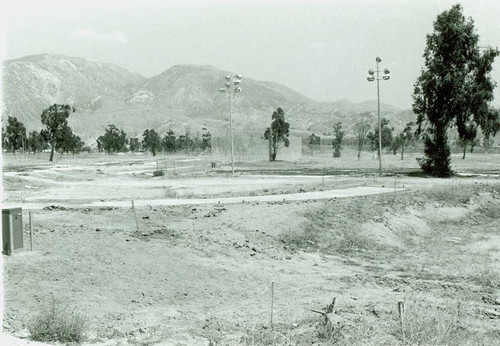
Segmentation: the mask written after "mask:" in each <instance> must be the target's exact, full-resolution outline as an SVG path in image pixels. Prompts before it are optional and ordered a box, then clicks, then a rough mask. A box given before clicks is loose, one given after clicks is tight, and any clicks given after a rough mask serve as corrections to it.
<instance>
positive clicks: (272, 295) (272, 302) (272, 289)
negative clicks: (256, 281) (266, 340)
mask: <svg viewBox="0 0 500 346" xmlns="http://www.w3.org/2000/svg"><path fill="white" fill-rule="evenodd" d="M273 309H274V281H273V282H271V327H272V326H273Z"/></svg>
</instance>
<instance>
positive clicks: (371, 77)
mask: <svg viewBox="0 0 500 346" xmlns="http://www.w3.org/2000/svg"><path fill="white" fill-rule="evenodd" d="M375 61H376V62H377V69H376V70H375V71H373V70H368V77H367V78H366V79H367V80H368V81H369V82H373V81H374V80H376V81H377V116H378V171H379V174H382V129H381V126H380V87H379V81H380V72H382V71H380V70H379V69H378V64H379V62H381V61H382V59H380V57H379V56H378V57H377V58H376V59H375ZM375 73H376V74H377V76H376V77H375V76H374V75H375ZM382 79H383V80H389V79H391V75H390V71H389V69H387V68H386V69H384V75H383V76H382Z"/></svg>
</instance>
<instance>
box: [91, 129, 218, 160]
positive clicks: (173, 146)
mask: <svg viewBox="0 0 500 346" xmlns="http://www.w3.org/2000/svg"><path fill="white" fill-rule="evenodd" d="M97 150H98V151H99V152H106V153H108V154H113V153H118V152H126V151H131V152H137V151H141V150H143V151H150V152H151V154H153V156H156V154H157V153H159V152H165V153H177V152H181V153H203V152H211V150H212V135H211V134H210V131H208V129H207V128H206V127H203V128H202V133H201V137H200V136H199V135H196V136H193V135H192V134H191V131H190V130H189V129H186V131H185V133H183V134H181V135H178V136H177V135H176V134H175V132H174V131H173V130H172V129H170V130H168V131H167V133H166V134H165V135H164V136H163V137H161V136H160V135H159V134H158V133H157V132H156V130H155V129H146V130H144V132H143V134H142V140H140V139H139V138H138V137H132V138H128V137H127V134H126V133H125V132H124V131H123V130H121V129H118V128H117V127H116V126H115V125H108V126H107V127H106V129H105V133H104V134H103V135H101V136H99V137H98V138H97Z"/></svg>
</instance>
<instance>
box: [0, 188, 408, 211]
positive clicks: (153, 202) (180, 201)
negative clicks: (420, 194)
mask: <svg viewBox="0 0 500 346" xmlns="http://www.w3.org/2000/svg"><path fill="white" fill-rule="evenodd" d="M403 190H404V189H400V188H397V189H394V188H389V187H369V186H356V187H350V188H346V189H337V190H327V191H311V192H302V193H290V194H279V195H262V196H238V197H220V198H167V199H138V200H134V205H135V206H136V207H145V206H152V207H153V206H170V205H200V204H217V203H221V204H235V203H247V202H249V203H251V202H282V201H306V200H322V199H330V198H347V197H359V196H369V195H377V194H382V193H390V192H392V193H394V192H398V191H403ZM50 205H55V206H60V207H65V208H92V207H122V208H126V207H130V206H131V201H130V200H108V201H95V202H91V203H82V204H78V203H71V204H68V203H63V204H61V203H59V202H57V201H54V202H45V203H22V204H17V205H3V207H4V208H5V207H22V208H23V209H24V210H39V209H43V208H44V207H47V206H50Z"/></svg>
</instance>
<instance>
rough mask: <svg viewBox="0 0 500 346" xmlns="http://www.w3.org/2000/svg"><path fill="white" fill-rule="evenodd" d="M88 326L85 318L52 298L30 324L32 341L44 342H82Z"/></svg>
mask: <svg viewBox="0 0 500 346" xmlns="http://www.w3.org/2000/svg"><path fill="white" fill-rule="evenodd" d="M85 326H86V321H85V316H84V315H83V314H81V313H79V312H77V311H70V310H69V309H68V308H67V307H65V306H63V305H62V304H61V302H59V301H58V300H56V299H54V298H52V301H51V302H50V304H48V306H46V307H44V308H43V310H42V311H41V312H40V313H39V314H38V315H36V316H35V317H34V318H33V319H32V320H31V321H30V323H29V324H28V330H29V332H30V335H31V339H32V340H35V341H42V342H55V341H59V342H63V343H64V342H82V341H83V339H84V330H85Z"/></svg>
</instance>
